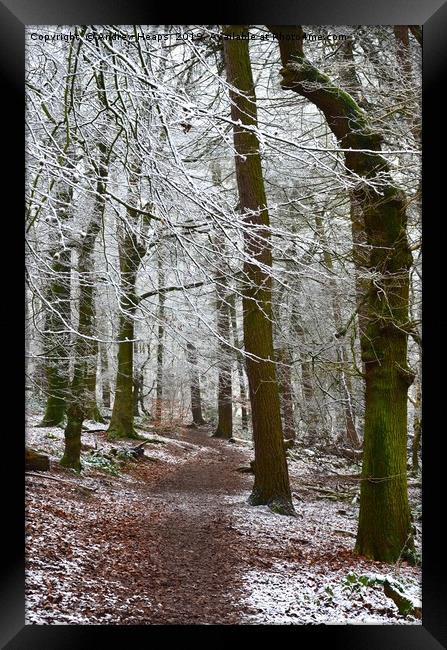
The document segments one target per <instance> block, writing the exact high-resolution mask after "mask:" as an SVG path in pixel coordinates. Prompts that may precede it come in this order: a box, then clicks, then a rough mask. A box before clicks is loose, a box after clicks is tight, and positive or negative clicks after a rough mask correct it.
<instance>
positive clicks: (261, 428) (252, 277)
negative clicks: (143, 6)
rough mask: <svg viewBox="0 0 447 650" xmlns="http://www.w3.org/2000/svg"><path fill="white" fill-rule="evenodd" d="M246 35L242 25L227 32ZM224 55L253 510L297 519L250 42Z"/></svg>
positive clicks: (233, 44) (237, 43)
mask: <svg viewBox="0 0 447 650" xmlns="http://www.w3.org/2000/svg"><path fill="white" fill-rule="evenodd" d="M232 32H235V33H237V34H240V35H244V36H246V35H247V30H246V29H245V28H244V27H241V26H238V25H229V26H226V27H225V28H224V34H225V33H232ZM224 55H225V63H226V69H227V78H228V82H229V83H230V84H231V85H232V86H233V87H234V88H235V89H236V90H230V99H231V117H232V119H233V121H234V125H233V136H234V147H235V150H236V159H235V160H236V178H237V185H238V192H239V203H240V206H241V212H242V213H243V214H244V215H245V223H246V228H245V231H244V247H245V262H244V276H245V278H246V283H245V284H244V293H243V295H244V298H243V311H244V345H245V351H246V353H247V375H248V382H249V392H250V402H251V412H252V421H253V439H254V445H255V467H256V473H255V482H254V486H253V491H252V493H251V496H250V503H251V504H253V505H260V504H267V505H269V506H270V508H272V509H273V510H274V511H276V512H279V513H281V514H294V509H293V505H292V498H291V492H290V484H289V475H288V468H287V462H286V455H285V449H284V442H283V435H282V427H281V413H280V406H279V391H278V384H277V381H276V372H275V363H274V355H273V335H272V279H271V275H270V273H269V272H268V271H266V269H268V268H270V267H271V266H272V253H271V244H270V223H269V215H268V211H267V201H266V195H265V188H264V179H263V176H262V168H261V157H260V152H259V140H258V138H257V136H256V133H255V131H254V130H249V129H248V130H247V129H244V128H242V127H241V126H238V124H240V125H246V126H248V127H251V129H256V128H257V110H256V96H255V91H254V84H253V75H252V71H251V65H250V56H249V51H248V42H247V41H246V40H237V39H234V40H233V39H228V40H227V39H224Z"/></svg>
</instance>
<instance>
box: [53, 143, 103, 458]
mask: <svg viewBox="0 0 447 650" xmlns="http://www.w3.org/2000/svg"><path fill="white" fill-rule="evenodd" d="M107 163H108V158H107V147H106V145H105V144H103V143H100V144H99V162H98V178H97V182H96V199H95V205H94V207H93V214H92V218H91V220H90V223H89V226H88V228H87V232H86V234H85V237H84V239H83V241H82V245H81V250H80V253H79V260H78V271H79V325H78V334H77V336H76V339H75V349H74V372H73V379H72V382H71V385H70V391H69V398H68V402H67V425H66V427H65V431H64V438H65V446H64V455H63V456H62V458H61V461H60V464H61V465H63V466H64V467H70V468H72V469H75V470H77V471H80V470H81V431H82V423H83V421H84V419H85V418H86V417H88V415H89V409H91V404H92V394H91V392H90V388H91V386H89V377H91V376H92V374H93V372H94V373H95V377H96V364H97V354H98V352H97V351H98V344H97V342H96V341H94V340H93V334H94V318H95V289H94V278H93V277H92V272H93V269H94V257H93V255H94V248H95V241H96V237H97V235H98V233H99V232H100V230H101V227H102V222H103V218H104V211H105V205H106V204H105V192H106V183H107V173H108V164H107ZM95 384H96V381H95Z"/></svg>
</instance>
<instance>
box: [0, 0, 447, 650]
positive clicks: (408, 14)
mask: <svg viewBox="0 0 447 650" xmlns="http://www.w3.org/2000/svg"><path fill="white" fill-rule="evenodd" d="M251 3H253V4H251ZM213 9H214V11H213V12H212V13H213V15H212V16H210V15H205V11H204V10H203V9H197V8H194V7H191V6H187V5H184V6H183V7H181V8H180V10H179V11H176V13H175V15H174V13H172V14H171V15H169V14H168V12H166V11H164V10H163V9H162V8H161V7H158V8H157V9H156V8H155V7H148V6H147V5H146V3H143V2H142V1H140V2H133V3H132V4H129V3H126V0H115V1H114V2H113V3H110V4H109V3H108V2H107V0H96V1H95V2H94V3H93V2H92V0H90V1H89V0H77V2H76V3H75V4H72V3H71V2H70V1H69V0H59V1H58V0H47V1H46V2H42V0H39V1H35V2H34V3H30V2H29V0H3V1H0V34H1V39H0V53H1V56H0V71H1V72H2V73H3V75H2V77H3V79H4V80H5V82H6V84H5V83H4V84H3V85H2V86H0V87H1V88H2V90H3V97H4V101H3V102H2V103H1V105H2V109H3V111H4V112H5V115H4V118H3V121H2V122H1V124H2V125H4V126H6V127H7V128H6V129H3V130H2V131H3V135H5V134H6V133H5V131H6V132H7V134H8V135H9V134H12V135H13V140H12V143H11V146H6V145H5V144H4V146H3V157H4V158H6V159H7V164H8V165H7V169H6V171H7V177H6V178H7V180H6V183H5V184H4V185H3V187H4V188H6V191H5V192H4V194H6V195H7V196H8V197H9V198H11V199H12V200H11V209H9V210H8V211H7V212H5V216H6V219H7V221H6V223H7V225H8V235H7V238H6V236H5V243H9V241H11V242H12V241H13V240H14V239H15V238H16V237H17V243H18V250H23V248H22V249H21V248H20V247H21V246H22V245H23V244H22V242H23V239H22V234H23V227H22V225H21V224H22V223H23V218H22V216H21V208H19V207H18V206H19V205H21V198H20V197H23V187H24V183H23V181H24V158H23V151H24V129H23V125H24V120H23V115H24V106H25V101H24V99H25V98H24V83H23V81H24V70H25V49H24V40H25V25H32V24H35V25H39V24H40V25H45V24H85V23H87V24H104V25H106V24H165V23H166V24H170V21H171V22H173V24H225V23H230V22H231V23H234V24H247V23H250V24H265V23H267V24H270V23H273V22H275V23H278V24H279V23H281V24H294V23H304V24H307V25H309V24H321V25H324V24H326V25H329V24H335V25H336V24H338V25H343V24H363V25H368V24H370V25H379V24H417V25H423V47H424V50H423V109H424V113H423V118H424V119H423V143H424V149H423V168H422V169H423V187H424V198H423V213H424V216H425V218H424V220H423V238H424V247H425V248H426V249H427V250H428V255H427V254H426V256H425V258H426V259H425V261H424V281H423V296H424V299H423V321H424V331H425V343H424V349H423V388H424V426H425V431H426V432H428V434H427V433H426V436H427V437H426V439H424V444H423V460H424V461H425V468H426V471H425V473H424V479H423V528H424V533H423V541H424V551H423V563H422V566H423V582H422V585H423V587H422V593H423V624H422V626H419V625H408V626H389V625H365V626H359V625H346V626H345V625H339V626H333V625H331V626H325V625H321V626H308V625H300V626H298V625H297V626H286V627H289V628H290V631H291V632H292V634H293V636H295V634H298V636H299V637H301V639H302V638H303V637H302V634H303V633H305V635H306V636H307V633H309V632H310V634H311V637H313V638H312V639H311V640H312V641H313V642H314V643H315V642H316V641H317V640H318V641H319V642H321V643H325V642H326V643H328V645H329V644H330V647H339V646H340V647H343V648H346V649H347V650H349V649H350V648H352V649H353V650H354V649H355V650H360V649H362V650H373V649H375V648H380V649H381V650H386V649H388V648H389V649H390V650H391V649H392V650H400V649H402V650H413V649H414V650H420V649H421V648H424V650H432V649H433V650H438V649H440V648H442V647H447V617H446V608H445V606H444V607H443V598H445V587H444V584H445V583H444V581H443V580H442V578H441V575H442V569H443V568H444V566H443V565H444V563H445V558H444V554H445V541H444V537H443V536H442V534H441V532H440V530H437V526H436V523H437V521H438V519H439V520H440V523H442V520H443V517H442V515H441V513H440V506H439V504H440V503H441V500H440V498H439V496H438V495H440V494H442V493H441V490H442V487H444V485H443V481H442V478H443V473H445V460H444V459H445V458H446V456H445V455H443V454H442V450H441V445H442V442H444V436H440V435H439V434H440V431H439V430H438V424H437V422H436V415H439V422H442V421H443V415H444V414H443V413H442V412H441V408H442V405H443V400H444V401H445V395H444V394H443V393H442V392H441V391H442V389H443V385H444V382H443V376H442V375H441V380H440V381H439V383H438V382H436V381H435V382H434V381H431V382H429V378H431V376H432V373H431V372H430V365H431V364H432V365H433V369H434V370H436V369H440V366H441V363H440V362H439V359H437V356H438V358H439V351H440V346H441V345H442V335H443V334H444V337H445V332H446V330H447V327H446V326H447V319H446V318H445V317H444V318H441V317H440V315H439V314H437V316H436V317H434V313H433V311H432V310H431V307H433V305H437V304H442V303H441V300H442V298H441V300H440V295H439V291H438V288H437V286H436V283H437V281H438V282H439V281H440V282H442V281H443V278H444V276H443V275H442V272H441V267H440V263H439V260H442V259H443V256H444V257H445V251H444V250H442V252H441V249H440V250H439V251H436V246H441V243H443V242H444V241H446V239H445V238H444V237H442V235H441V233H440V230H441V226H442V225H444V220H443V219H439V218H437V219H436V222H435V224H433V225H432V218H431V216H432V215H436V216H437V215H438V214H439V213H440V208H441V206H443V203H444V201H445V197H444V192H443V189H444V185H445V173H443V174H442V176H441V173H442V171H443V168H444V166H445V163H444V162H443V163H441V165H442V166H441V167H440V166H438V165H437V162H436V158H435V156H434V153H435V152H436V151H437V149H439V144H440V136H441V135H442V134H443V132H445V109H444V106H445V104H444V103H443V102H442V101H440V94H441V92H442V89H445V85H444V84H443V83H442V81H444V80H445V78H446V63H445V62H446V61H447V39H446V38H445V34H446V32H447V2H444V0H425V1H424V2H423V3H422V2H420V0H394V1H393V2H392V3H390V2H389V0H376V2H374V3H372V2H371V0H357V2H356V1H355V0H344V1H342V0H333V1H332V2H331V1H330V0H313V2H312V3H306V6H304V7H299V6H296V5H295V3H292V2H290V1H289V0H276V2H275V6H274V7H272V4H271V1H270V0H259V2H257V3H256V5H255V3H254V2H253V0H251V2H250V4H249V3H247V2H245V3H244V5H243V6H241V4H240V2H239V3H237V2H235V0H231V1H230V2H228V3H227V4H226V5H225V6H224V5H223V4H222V5H219V6H218V7H214V8H213ZM207 13H208V14H209V13H211V12H209V11H208V12H207ZM167 14H168V15H167ZM441 146H442V145H441ZM442 151H444V149H442ZM444 155H445V154H444ZM441 160H442V159H441ZM441 170H442V171H441ZM12 187H14V188H15V191H14V192H11V190H10V188H12ZM444 227H445V225H444ZM11 235H12V237H11ZM2 258H3V259H2V262H3V264H4V265H5V269H4V275H3V276H2V277H4V278H5V279H6V278H8V282H7V283H6V282H5V284H4V287H5V289H6V301H5V300H4V301H3V304H4V305H5V307H6V309H7V314H8V315H7V318H5V319H4V320H3V321H2V326H3V341H5V342H6V345H5V346H4V352H6V356H7V359H6V360H5V361H4V363H5V365H6V369H7V373H8V374H7V379H8V384H9V385H10V386H11V387H12V392H14V393H15V394H16V395H17V393H18V394H19V404H22V403H23V401H22V400H23V398H22V395H23V394H24V390H23V392H22V393H21V394H20V388H19V387H22V389H23V388H24V375H25V373H24V360H23V354H21V352H20V350H18V348H19V346H17V345H13V344H12V342H13V341H16V334H17V333H18V332H20V331H22V332H23V331H24V329H23V323H24V319H23V320H21V318H22V314H24V304H23V299H22V297H23V284H21V282H22V279H21V277H20V273H13V274H12V273H11V267H10V266H9V265H8V264H6V263H5V261H4V256H2ZM11 279H14V282H10V280H11ZM15 282H17V284H18V285H19V287H18V288H17V290H16V287H15V286H14V283H15ZM441 287H442V285H441ZM430 306H431V307H430ZM9 341H11V344H8V343H9ZM441 349H442V348H441ZM8 355H9V357H10V358H8ZM435 364H436V365H435ZM428 388H429V390H427V389H428ZM5 411H6V414H10V415H12V416H15V415H16V413H17V411H16V410H15V408H13V407H10V406H9V398H8V402H7V405H5ZM10 419H11V423H10V424H11V426H9V427H4V431H5V434H6V436H7V442H8V447H9V448H8V450H7V451H6V452H4V453H5V457H6V459H7V463H6V465H7V466H9V468H10V470H11V471H10V476H9V477H8V485H7V489H8V492H7V493H6V495H7V496H8V495H9V494H11V495H13V499H11V498H9V499H6V500H5V501H6V504H5V505H7V506H9V512H8V515H9V517H8V519H7V521H8V522H10V523H8V529H7V531H5V532H4V536H3V541H4V542H6V549H5V551H4V553H3V557H4V558H7V567H6V571H5V572H4V574H3V580H2V583H1V590H0V604H1V610H2V622H1V626H0V630H1V631H0V643H1V647H4V648H8V649H11V650H13V649H14V650H15V649H17V650H23V649H28V648H33V650H38V649H40V648H42V649H45V650H48V649H51V648H61V647H63V648H64V649H67V650H68V649H71V648H73V649H75V648H81V647H82V648H88V647H93V644H95V645H96V643H98V641H99V639H100V638H101V640H102V641H104V635H105V634H106V635H107V634H109V633H110V632H112V634H113V637H112V640H113V641H115V642H118V643H122V642H124V643H125V642H126V641H127V642H129V640H130V639H132V640H134V639H135V640H136V639H137V638H139V640H140V642H141V641H143V643H147V642H150V641H151V640H153V638H154V636H153V632H154V626H144V625H142V626H117V625H114V626H95V625H92V626H82V625H80V626H44V625H24V620H25V619H24V584H25V582H24V548H25V544H24V538H25V536H24V532H25V531H24V508H23V505H24V496H25V489H24V480H23V476H24V473H23V470H24V461H23V446H24V441H23V438H22V437H21V435H17V434H16V431H15V430H16V428H17V418H15V419H14V417H10ZM444 444H445V443H444ZM9 459H11V461H12V462H9ZM428 468H430V470H429V471H428ZM426 528H427V530H426ZM155 627H156V628H161V631H162V632H163V633H166V632H169V631H170V628H181V630H180V631H181V633H182V632H183V631H186V632H187V633H188V632H189V630H190V629H192V630H194V631H195V630H199V629H202V630H203V629H205V630H206V629H208V630H209V628H213V627H219V628H220V631H221V630H223V629H225V630H229V631H230V632H231V628H233V627H236V628H237V630H238V631H237V632H236V633H237V635H238V636H239V633H240V629H241V628H242V629H243V630H244V629H247V628H248V631H249V634H250V638H251V639H252V640H253V639H254V637H255V636H256V634H255V635H253V633H254V632H256V631H258V630H259V629H261V633H262V631H263V630H264V628H266V627H274V628H275V630H277V629H278V628H279V627H281V628H282V627H284V626H268V625H267V626H265V625H258V626H256V625H249V626H220V625H219V626H204V625H202V626H201V625H197V626H155ZM185 628H187V629H186V630H185ZM183 633H184V632H183ZM100 635H101V636H100ZM322 635H323V636H322ZM207 636H208V638H210V636H209V632H208V635H207ZM213 636H214V635H213ZM323 637H324V639H323ZM167 638H168V637H167V636H164V640H165V641H166V640H167ZM442 643H443V644H446V645H445V646H443V645H441V644H442Z"/></svg>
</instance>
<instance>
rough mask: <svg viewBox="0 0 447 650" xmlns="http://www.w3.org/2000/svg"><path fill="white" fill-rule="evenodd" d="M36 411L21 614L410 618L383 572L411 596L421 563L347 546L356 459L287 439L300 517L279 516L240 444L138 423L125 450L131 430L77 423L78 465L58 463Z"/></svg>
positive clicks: (66, 618)
mask: <svg viewBox="0 0 447 650" xmlns="http://www.w3.org/2000/svg"><path fill="white" fill-rule="evenodd" d="M38 419H39V418H38V417H37V415H35V416H31V417H30V418H29V425H30V426H29V429H28V431H27V444H28V445H29V446H31V447H33V448H34V449H37V450H40V451H43V452H45V453H47V454H49V456H50V459H51V461H52V462H51V469H50V471H48V472H32V473H27V478H26V622H27V624H33V623H34V624H104V625H113V624H121V625H123V624H124V625H128V624H129V625H131V624H303V623H311V624H317V623H320V624H321V623H326V624H347V623H348V624H356V623H362V624H365V623H373V624H383V623H386V624H419V623H420V620H419V619H418V618H415V617H414V616H409V615H407V616H404V615H401V614H399V611H398V608H397V606H396V605H395V603H394V601H393V600H391V599H390V598H388V597H387V596H386V595H385V593H384V590H383V586H382V584H380V581H381V580H383V579H385V578H388V579H389V580H392V581H394V584H398V585H400V588H401V589H402V590H405V593H406V594H407V595H408V597H409V598H410V599H412V600H413V601H414V600H417V599H418V598H420V580H421V571H420V568H418V567H414V566H410V565H409V564H408V563H407V562H405V561H400V562H398V563H397V564H396V565H393V566H389V565H385V564H381V563H378V562H371V561H367V560H366V559H364V558H361V557H357V556H355V555H354V553H353V550H352V549H353V546H354V542H355V530H356V518H357V514H358V504H357V501H358V496H357V494H358V482H357V483H356V479H355V477H352V476H350V474H353V473H356V472H357V473H358V471H359V468H358V466H353V465H349V464H348V461H345V460H344V459H340V458H334V457H331V458H322V457H318V456H317V455H316V454H313V453H312V452H311V451H309V450H305V449H294V450H291V451H290V452H289V456H290V458H289V470H290V475H291V483H292V488H293V494H294V504H295V508H296V511H297V517H295V518H293V517H284V516H281V515H278V514H274V513H272V512H271V511H270V510H269V509H268V508H266V507H264V506H259V507H256V508H254V507H251V506H249V505H248V504H247V497H248V495H249V493H250V489H251V486H252V482H253V477H252V476H251V475H250V474H246V473H241V472H239V471H237V470H238V468H240V467H241V466H244V467H247V466H248V465H249V462H250V460H251V459H252V458H253V450H252V449H251V444H250V443H247V442H244V441H241V440H240V441H239V440H238V441H236V442H235V443H233V444H231V443H229V442H228V441H223V440H217V439H214V438H211V437H210V433H211V431H210V429H209V428H208V427H206V426H205V427H201V428H199V429H188V428H182V427H178V428H175V429H174V430H172V431H163V432H160V431H159V432H158V433H154V432H148V433H147V434H146V436H147V437H149V439H150V441H151V442H149V443H148V444H147V445H146V446H145V447H144V448H145V455H144V456H143V457H142V458H141V459H138V460H132V459H130V458H128V457H127V454H126V450H128V448H129V447H131V446H132V445H134V444H135V441H123V442H119V443H109V442H107V441H106V439H105V434H104V432H101V431H97V432H95V433H91V432H90V433H89V432H86V433H85V435H84V436H83V443H84V448H83V453H82V461H83V466H84V469H83V472H82V474H81V475H79V474H76V473H75V472H73V471H71V470H66V469H64V468H62V467H61V466H60V465H59V464H58V463H57V460H58V459H59V458H60V457H61V452H62V448H63V431H62V429H57V428H52V429H49V428H37V427H36V426H35V425H36V423H37V422H38ZM88 426H89V427H90V428H91V429H92V428H94V426H95V427H98V425H93V423H88ZM119 459H121V460H119ZM346 475H348V477H346ZM419 492H420V489H419V487H417V486H416V487H412V488H411V498H412V505H413V512H414V511H415V509H416V510H417V508H418V507H419V505H418V504H419V500H420V495H419ZM418 539H419V535H418ZM365 576H368V577H369V578H374V577H376V578H378V579H379V581H378V582H376V583H374V584H372V586H368V585H367V584H366V583H367V582H368V581H367V580H366V579H365Z"/></svg>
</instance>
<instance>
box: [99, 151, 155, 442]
mask: <svg viewBox="0 0 447 650" xmlns="http://www.w3.org/2000/svg"><path fill="white" fill-rule="evenodd" d="M129 166H130V169H129V199H128V200H129V207H128V208H127V219H126V222H125V223H124V224H120V226H119V235H118V236H119V258H120V271H121V299H120V315H119V343H118V369H117V375H116V385H115V399H114V402H113V410H112V418H111V420H110V425H109V428H108V432H107V435H108V438H109V439H115V438H138V434H137V433H136V432H135V429H134V403H133V340H134V325H135V323H134V316H135V311H136V309H137V306H138V299H137V296H136V286H135V285H136V281H137V273H138V269H139V267H140V264H141V260H142V258H143V256H144V254H145V252H146V248H145V246H144V244H143V243H142V241H141V240H140V239H139V237H138V234H137V232H136V230H135V225H136V222H137V211H136V209H135V208H136V205H137V202H138V198H139V187H140V179H141V161H140V160H134V161H132V162H131V163H129Z"/></svg>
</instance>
